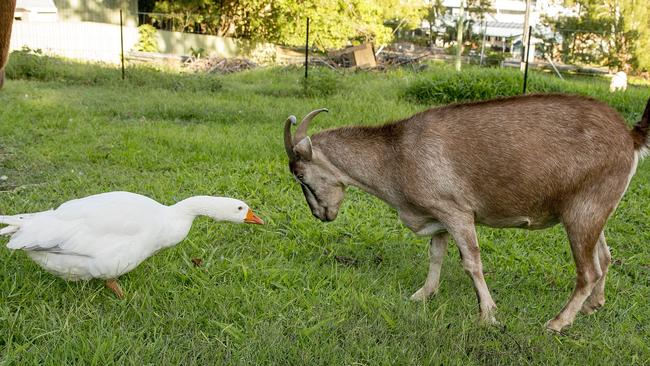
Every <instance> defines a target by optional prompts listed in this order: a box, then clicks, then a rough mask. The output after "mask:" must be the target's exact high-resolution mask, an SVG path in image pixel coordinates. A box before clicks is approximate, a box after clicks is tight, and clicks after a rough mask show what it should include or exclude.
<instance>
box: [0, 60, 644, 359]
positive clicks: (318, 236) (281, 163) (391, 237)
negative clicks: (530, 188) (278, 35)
mask: <svg viewBox="0 0 650 366" xmlns="http://www.w3.org/2000/svg"><path fill="white" fill-rule="evenodd" d="M67 67H74V66H70V65H68V66H67ZM85 72H87V73H89V74H90V75H92V74H93V73H94V72H95V71H92V70H91V71H83V72H81V71H79V72H78V73H77V74H76V75H77V76H76V77H77V79H75V80H76V81H74V80H73V81H72V82H70V81H62V80H44V81H34V80H9V81H8V82H7V84H6V85H5V88H4V89H3V90H2V91H0V136H1V139H0V176H1V175H6V176H7V178H8V179H7V180H5V181H0V190H2V191H3V192H1V193H0V213H3V214H13V213H21V212H30V211H38V210H44V209H48V208H51V207H56V206H57V205H59V204H60V203H62V202H64V201H66V200H69V199H72V198H76V197H82V196H85V195H89V194H93V193H98V192H104V191H111V190H128V191H132V192H137V193H141V194H145V195H148V196H150V197H152V198H154V199H157V200H159V201H160V202H163V203H167V204H171V203H174V202H175V201H177V200H180V199H183V198H185V197H188V196H190V195H196V194H212V195H225V196H231V197H236V198H240V199H243V200H245V201H246V202H248V203H249V205H251V206H252V207H253V208H254V209H255V211H256V212H258V213H259V215H260V216H261V217H262V218H264V220H265V221H266V222H267V225H265V226H262V227H259V226H256V227H249V226H246V225H232V224H215V223H214V222H212V221H211V220H209V219H199V220H197V221H196V222H195V225H194V227H193V228H192V230H191V232H190V235H189V237H188V238H187V239H186V240H185V241H184V242H182V243H181V244H179V245H178V246H177V247H175V248H172V249H169V250H166V251H163V252H161V253H159V254H158V255H156V256H154V257H152V258H151V259H149V260H147V261H146V262H144V263H143V264H142V265H141V266H140V267H138V268H137V269H135V270H134V271H132V272H131V273H129V274H127V275H125V276H123V277H122V278H121V283H122V286H123V288H124V290H125V293H126V299H125V300H122V301H120V300H117V299H116V298H114V296H113V295H112V293H111V292H110V291H107V290H106V289H104V288H103V283H102V282H101V281H90V282H82V283H66V282H64V281H62V280H60V279H58V278H55V277H53V276H51V275H49V274H47V273H45V272H44V271H42V270H41V269H40V268H39V267H38V266H37V265H35V264H34V263H33V262H32V261H31V260H29V258H28V257H27V256H26V255H25V254H24V253H21V252H10V251H8V250H6V249H4V244H5V243H6V239H2V241H0V245H2V247H0V329H1V330H2V331H1V332H0V364H17V365H26V364H43V363H45V364H57V365H58V364H69V363H80V364H107V363H112V362H114V363H119V364H123V363H127V364H134V363H137V364H143V363H147V364H149V363H150V364H168V363H171V364H192V363H195V364H224V363H229V364H278V363H279V364H327V365H330V364H353V363H361V364H368V365H374V364H423V363H424V364H444V365H449V364H488V365H494V364H529V363H532V364H622V365H627V364H643V363H648V362H650V346H649V344H648V339H650V306H648V299H650V279H649V278H650V248H649V246H648V242H650V231H649V230H648V229H649V225H648V222H649V218H650V215H649V212H648V211H649V210H648V207H650V204H649V203H650V185H649V184H648V183H647V182H648V179H649V178H650V169H649V168H648V164H647V163H642V164H641V165H640V166H639V171H638V173H637V175H636V177H635V178H634V179H633V180H632V183H631V185H630V189H629V191H628V193H627V194H626V196H625V198H624V199H623V201H622V202H621V205H620V207H619V209H618V210H617V212H616V213H615V214H614V216H613V217H612V219H611V220H610V222H609V224H608V226H607V230H606V234H607V236H608V242H609V244H610V246H611V247H612V250H613V255H614V264H613V266H612V267H611V268H612V269H611V270H610V274H609V277H608V282H607V292H606V297H607V303H606V305H605V307H604V308H603V310H602V311H600V312H598V313H596V314H594V315H592V316H588V317H587V316H582V315H579V316H578V318H577V320H576V323H575V325H574V326H573V327H571V328H569V329H568V331H567V333H568V334H567V335H566V336H556V335H551V334H548V333H547V332H546V331H544V329H543V324H544V322H545V321H546V320H548V319H549V318H550V317H552V316H554V315H555V314H556V313H557V312H558V311H559V310H560V308H561V307H562V306H563V305H564V302H565V301H566V299H567V298H568V296H569V294H570V292H571V290H572V288H573V281H574V266H573V261H572V259H571V255H570V250H569V246H568V243H567V241H566V238H565V235H564V233H563V231H562V229H561V228H560V227H555V228H553V229H550V230H545V231H521V230H492V229H487V228H479V229H478V231H479V240H480V243H481V247H482V256H483V261H484V267H485V271H486V278H487V282H488V285H489V286H490V288H491V290H492V292H493V297H494V299H495V301H496V302H497V305H498V306H499V310H498V316H497V317H498V319H499V320H500V321H501V322H502V323H503V327H501V328H495V327H485V326H481V325H480V324H478V322H477V315H476V313H477V305H476V299H475V294H474V291H473V289H472V285H471V281H470V280H469V278H468V277H467V275H466V274H465V273H464V271H463V270H462V267H461V266H460V264H459V263H458V261H459V259H458V254H457V251H456V250H455V249H454V247H453V245H452V246H450V249H449V255H448V256H447V258H446V260H445V262H444V264H443V275H442V284H441V288H440V292H439V294H438V295H437V296H436V297H435V298H433V299H431V300H430V301H429V302H427V303H426V304H423V303H412V302H410V301H409V300H408V297H409V295H410V294H411V293H412V292H414V291H415V290H417V289H418V288H419V287H420V286H421V284H422V281H423V280H424V277H425V275H426V271H427V251H426V248H427V240H426V238H418V237H416V236H415V235H413V234H412V233H410V232H409V231H408V230H407V229H406V228H404V227H403V226H402V225H401V224H400V223H399V221H398V219H397V215H396V214H395V212H394V211H393V210H392V209H390V208H389V207H388V206H387V205H385V204H384V203H382V202H381V201H379V200H378V199H376V198H374V197H371V196H369V195H367V194H365V193H363V192H361V191H359V190H356V189H350V190H348V195H347V197H346V200H345V202H344V205H343V207H342V209H341V214H340V215H339V218H338V219H337V220H336V221H335V222H333V223H329V224H323V223H321V222H319V221H317V220H315V219H314V218H313V217H312V216H311V215H310V213H309V210H308V208H307V205H306V204H305V202H304V199H303V197H302V193H301V192H300V189H299V187H298V186H297V185H296V184H295V182H294V181H293V179H292V178H291V177H290V175H289V173H288V170H287V166H286V156H285V153H284V148H283V146H282V126H283V122H284V120H285V119H286V117H287V116H288V115H289V114H295V115H298V116H299V117H301V116H302V115H304V114H305V113H307V112H309V111H311V110H313V109H316V108H320V107H328V108H329V109H330V113H328V114H323V115H319V116H318V118H317V119H316V120H315V121H314V123H313V127H312V129H313V131H318V130H321V129H324V128H329V127H334V126H341V125H347V124H360V123H365V124H377V123H382V122H385V121H389V120H393V119H397V118H403V117H407V116H409V115H410V114H412V113H414V112H416V111H419V110H422V109H424V108H426V106H424V105H418V104H413V103H411V102H408V101H406V100H405V99H403V97H402V95H403V93H404V90H405V89H406V88H407V86H409V85H411V83H413V82H418V81H421V80H424V79H427V78H429V79H432V78H434V77H435V76H436V74H437V73H448V72H450V71H449V70H448V69H446V68H440V67H435V66H434V67H431V68H430V70H428V71H426V72H424V73H417V74H416V73H412V72H410V71H404V70H396V71H391V72H387V73H379V72H358V73H346V74H345V75H339V76H337V78H338V80H337V84H336V85H338V89H337V90H336V91H334V92H333V93H332V94H330V95H329V96H326V97H314V98H304V97H302V94H301V89H300V88H301V84H300V78H301V75H302V73H301V71H300V70H299V69H293V68H288V69H280V68H279V69H266V70H254V71H250V72H245V73H241V74H235V75H229V76H227V77H221V78H219V81H218V83H219V85H222V87H221V88H220V89H218V90H200V89H201V88H200V87H198V85H200V81H197V80H195V79H192V81H191V83H192V84H191V85H192V88H189V89H182V88H181V89H178V88H177V89H174V87H173V86H169V85H167V84H164V85H163V86H162V87H160V88H158V87H155V88H153V87H151V84H150V83H147V84H146V85H145V86H143V87H141V86H139V85H137V83H136V84H133V83H124V84H121V83H119V82H113V81H111V82H97V83H94V84H89V85H88V84H87V83H84V82H83V80H84V77H86V76H84V75H86V74H84V73H85ZM101 72H102V73H109V72H113V73H114V75H115V77H119V73H118V72H117V70H112V71H111V70H108V71H106V70H102V71H101ZM132 72H135V73H137V72H138V71H137V70H132ZM79 75H81V76H79ZM102 75H104V74H102ZM173 77H175V78H176V77H178V78H180V79H179V80H181V82H182V80H183V79H182V77H181V76H173ZM79 80H81V81H79ZM102 80H103V79H102ZM194 83H198V84H194ZM571 85H572V87H571V88H572V89H571V91H573V92H576V91H580V90H583V91H584V92H585V93H586V94H590V95H591V94H592V92H593V90H600V89H606V88H607V83H606V81H598V80H596V79H593V80H591V81H585V80H580V81H577V82H576V83H574V84H571ZM581 88H582V89H581ZM598 95H599V96H601V95H602V96H603V98H605V97H609V96H608V95H607V94H598ZM649 96H650V93H648V91H647V89H642V88H635V87H631V88H630V89H628V93H626V94H617V95H615V96H611V100H612V105H614V106H615V107H616V108H618V109H619V110H620V111H621V112H622V113H623V114H624V116H625V118H626V119H627V121H628V122H629V123H630V124H632V123H633V122H634V121H636V120H637V119H638V118H639V117H640V115H641V112H642V110H643V107H644V106H645V101H646V100H647V98H648V97H649ZM468 123H471V121H468ZM195 257H199V258H202V259H203V260H204V265H203V266H202V267H195V266H194V265H193V264H192V262H191V259H192V258H195Z"/></svg>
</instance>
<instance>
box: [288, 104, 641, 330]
mask: <svg viewBox="0 0 650 366" xmlns="http://www.w3.org/2000/svg"><path fill="white" fill-rule="evenodd" d="M321 111H325V110H324V109H320V110H316V111H313V112H311V113H309V114H308V115H307V116H306V117H305V118H304V120H303V121H302V123H301V124H300V126H298V128H297V130H296V133H295V136H293V137H292V136H291V124H292V123H293V124H295V117H293V116H291V117H289V119H288V120H287V122H286V123H285V130H284V141H285V148H286V151H287V154H288V156H289V167H290V170H291V172H292V173H293V175H294V176H295V178H296V179H297V180H298V181H299V182H300V185H301V187H302V190H303V193H304V195H305V198H306V199H307V202H308V204H309V207H310V208H311V211H312V213H313V215H314V216H316V217H317V218H319V219H320V220H323V221H332V220H334V219H335V218H336V216H337V214H338V209H339V206H340V203H341V201H342V200H343V196H344V191H345V187H346V186H347V185H352V186H356V187H359V188H361V189H363V190H365V191H366V192H368V193H371V194H373V195H375V196H377V197H379V198H381V199H382V200H384V201H386V202H387V203H388V204H390V205H391V206H392V207H394V208H395V209H397V211H398V213H399V217H400V219H401V220H402V221H403V222H404V224H405V225H406V226H407V227H408V228H410V229H411V230H413V231H414V232H415V233H417V234H419V235H430V236H432V239H431V244H430V249H429V256H430V264H429V273H428V275H427V278H426V281H425V283H424V286H423V287H422V288H420V289H419V290H418V291H417V292H416V293H415V294H413V296H412V297H411V298H412V299H413V300H424V299H426V298H427V297H429V296H430V295H432V294H433V293H435V292H436V290H437V289H438V285H439V281H440V267H441V264H442V260H443V257H444V255H445V253H446V251H447V242H448V239H449V234H451V236H452V237H453V238H454V240H455V242H456V245H457V246H458V249H459V251H460V255H461V258H462V263H463V267H464V269H465V271H466V272H467V273H468V274H469V276H470V277H471V279H472V281H473V283H474V288H475V290H476V293H477V296H478V300H479V308H480V315H481V318H482V319H483V320H485V321H487V322H490V323H495V322H496V320H495V318H494V314H493V313H494V309H495V308H496V305H495V303H494V301H493V300H492V297H491V295H490V292H489V290H488V287H487V285H486V283H485V279H484V278H483V269H482V264H481V257H480V253H479V246H478V242H477V238H476V231H475V225H476V224H482V225H487V226H491V227H497V228H509V227H516V228H526V229H542V228H547V227H550V226H553V225H555V224H557V223H562V224H563V225H564V228H565V230H566V232H567V235H568V238H569V243H570V245H571V250H572V253H573V258H574V260H575V263H576V268H577V271H576V272H577V280H576V286H575V290H574V291H573V294H572V295H571V297H570V299H569V301H568V303H567V304H566V305H565V307H564V308H563V309H562V311H560V313H559V314H558V315H557V316H556V317H555V318H554V319H552V320H550V321H549V322H548V323H547V327H548V329H550V330H553V331H558V332H559V331H561V330H562V328H564V327H565V326H568V325H570V324H571V323H572V322H573V320H574V319H575V316H576V313H577V312H578V311H579V310H581V309H582V311H583V312H585V313H591V312H593V311H594V310H596V309H598V308H599V307H601V306H602V305H603V304H604V302H605V296H604V286H605V276H606V274H607V269H608V266H609V263H610V261H611V257H610V252H609V248H608V247H607V244H606V242H605V237H604V235H603V228H604V227H605V223H606V221H607V219H608V218H609V216H610V215H611V214H612V212H613V211H614V209H615V208H616V206H617V205H618V203H619V201H620V199H621V197H622V196H623V194H624V193H625V190H626V189H627V186H628V184H629V182H630V179H631V178H632V176H633V175H634V173H635V171H636V167H637V163H638V159H639V155H640V153H641V151H642V150H643V149H645V148H646V144H647V136H648V127H649V120H650V101H648V105H647V106H646V109H645V112H644V114H643V117H642V119H641V122H639V123H638V124H637V125H636V126H635V128H634V129H633V130H632V131H630V130H628V128H627V127H626V126H625V123H624V121H623V119H622V118H621V116H620V115H619V114H618V113H617V112H616V111H614V110H613V109H612V108H610V107H609V106H607V105H606V104H604V103H601V102H598V101H596V100H593V99H589V98H585V97H580V96H570V95H528V96H519V97H512V98H505V99H497V100H491V101H484V102H476V103H468V104H454V105H448V106H443V107H439V108H432V109H429V110H426V111H424V112H421V113H418V114H416V115H414V116H412V117H410V118H407V119H404V120H401V121H397V122H394V123H389V124H385V125H383V126H376V127H343V128H338V129H332V130H327V131H323V132H320V133H317V134H315V135H313V136H312V137H311V138H310V137H308V136H307V129H308V126H309V123H310V121H311V120H312V118H313V117H314V116H315V115H316V114H318V113H319V112H321Z"/></svg>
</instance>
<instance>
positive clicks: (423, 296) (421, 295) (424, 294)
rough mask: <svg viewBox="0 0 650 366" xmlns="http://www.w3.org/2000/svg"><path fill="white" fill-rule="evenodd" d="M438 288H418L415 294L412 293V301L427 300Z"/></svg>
mask: <svg viewBox="0 0 650 366" xmlns="http://www.w3.org/2000/svg"><path fill="white" fill-rule="evenodd" d="M435 292H436V290H427V289H425V288H424V287H422V288H421V289H419V290H417V291H416V292H415V293H414V294H413V295H411V301H426V300H427V299H428V298H429V297H430V296H431V295H433V294H434V293H435Z"/></svg>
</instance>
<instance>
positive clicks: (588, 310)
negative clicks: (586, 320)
mask: <svg viewBox="0 0 650 366" xmlns="http://www.w3.org/2000/svg"><path fill="white" fill-rule="evenodd" d="M590 300H591V299H587V301H585V303H584V304H582V308H581V309H580V312H581V313H583V314H586V315H591V314H593V313H595V312H596V310H598V309H600V308H602V307H603V305H605V299H598V300H593V301H590Z"/></svg>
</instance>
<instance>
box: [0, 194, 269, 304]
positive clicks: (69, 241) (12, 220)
mask: <svg viewBox="0 0 650 366" xmlns="http://www.w3.org/2000/svg"><path fill="white" fill-rule="evenodd" d="M199 215H203V216H209V217H211V218H213V219H214V220H216V221H231V222H235V223H249V224H263V223H264V222H263V221H262V219H260V218H259V217H257V216H256V215H255V214H254V213H253V211H251V209H250V208H248V205H246V203H244V202H242V201H239V200H236V199H232V198H226V197H211V196H195V197H190V198H188V199H185V200H183V201H180V202H178V203H176V204H175V205H172V206H165V205H162V204H160V203H158V202H156V201H154V200H152V199H151V198H148V197H145V196H142V195H139V194H135V193H130V192H108V193H101V194H97V195H93V196H89V197H85V198H81V199H75V200H71V201H68V202H65V203H63V204H62V205H61V206H59V207H58V208H57V209H55V210H49V211H43V212H37V213H31V214H21V215H13V216H0V224H6V225H9V226H7V227H4V228H3V229H2V230H0V235H11V239H10V240H9V243H7V248H9V249H22V250H24V251H26V252H27V254H28V255H29V256H30V257H31V258H32V259H33V260H34V261H35V262H36V263H38V264H39V265H40V266H41V267H43V268H44V269H45V270H46V271H48V272H50V273H52V274H54V275H56V276H59V277H61V278H63V279H65V280H69V281H78V280H87V279H91V278H101V279H105V280H106V287H108V288H110V289H111V290H112V291H113V292H114V293H115V295H117V297H119V298H122V297H123V296H124V295H123V292H122V289H121V288H120V285H119V284H118V283H117V278H118V277H119V276H121V275H123V274H125V273H127V272H129V271H131V270H132V269H134V268H135V267H137V266H138V265H139V264H140V263H141V262H142V261H144V260H145V259H147V258H149V257H150V256H152V255H153V254H155V253H156V252H158V251H159V250H161V249H164V248H168V247H171V246H174V245H176V244H178V243H179V242H180V241H182V240H183V239H185V237H186V236H187V234H188V232H189V231H190V228H191V226H192V222H193V221H194V218H195V217H197V216H199Z"/></svg>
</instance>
